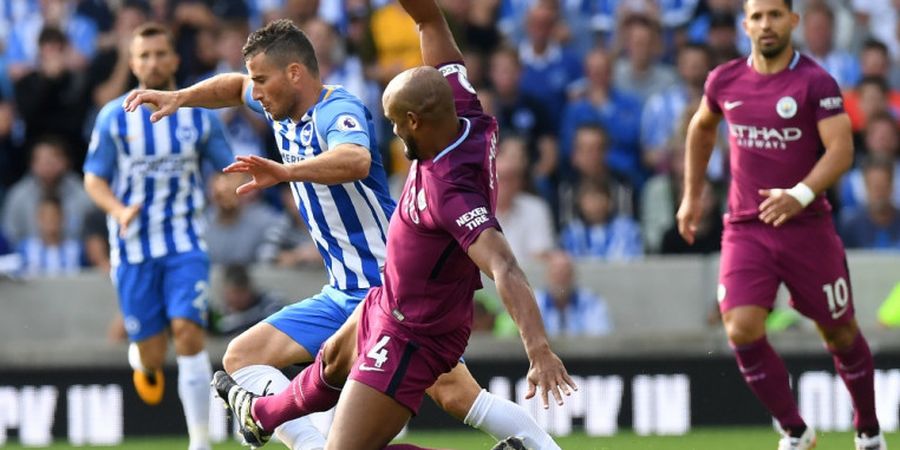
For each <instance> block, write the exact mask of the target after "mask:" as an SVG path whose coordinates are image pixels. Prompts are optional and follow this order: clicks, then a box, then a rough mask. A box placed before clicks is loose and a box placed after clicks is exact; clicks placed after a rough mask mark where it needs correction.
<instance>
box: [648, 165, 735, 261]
mask: <svg viewBox="0 0 900 450" xmlns="http://www.w3.org/2000/svg"><path fill="white" fill-rule="evenodd" d="M679 190H680V189H679ZM700 203H701V211H700V220H699V221H698V222H697V229H696V231H695V232H694V242H693V244H688V243H687V242H686V241H685V240H684V238H683V237H681V235H680V234H679V233H678V224H676V223H672V225H671V226H670V227H669V229H668V230H666V232H665V233H664V234H663V237H662V245H661V246H660V253H662V254H664V255H684V254H703V255H708V254H710V253H716V252H718V251H719V250H721V248H722V229H723V227H722V208H721V201H720V200H719V196H718V195H717V193H716V187H715V186H714V185H713V183H712V182H711V181H709V180H707V181H706V183H705V184H704V185H703V193H702V194H701V195H700Z"/></svg>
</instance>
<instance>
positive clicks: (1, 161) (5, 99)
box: [0, 63, 28, 201]
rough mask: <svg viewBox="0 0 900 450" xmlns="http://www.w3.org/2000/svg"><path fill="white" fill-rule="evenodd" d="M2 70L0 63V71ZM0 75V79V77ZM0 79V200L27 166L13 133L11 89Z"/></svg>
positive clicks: (13, 114) (14, 124) (13, 110)
mask: <svg viewBox="0 0 900 450" xmlns="http://www.w3.org/2000/svg"><path fill="white" fill-rule="evenodd" d="M2 70H3V67H2V63H0V71H2ZM2 77H3V76H2V75H0V79H2ZM3 84H4V83H2V81H0V201H2V199H3V194H4V192H5V191H6V188H7V187H8V186H10V185H12V184H13V183H14V182H16V181H18V180H19V178H21V177H22V175H24V174H25V171H26V170H27V167H28V159H27V157H26V155H25V152H24V151H22V150H21V149H20V147H19V145H18V140H19V139H17V137H16V135H15V134H16V133H15V128H16V121H17V117H16V116H17V115H18V112H17V110H16V106H15V102H14V101H13V98H12V97H13V90H12V88H11V87H9V89H6V88H5V87H4V86H3Z"/></svg>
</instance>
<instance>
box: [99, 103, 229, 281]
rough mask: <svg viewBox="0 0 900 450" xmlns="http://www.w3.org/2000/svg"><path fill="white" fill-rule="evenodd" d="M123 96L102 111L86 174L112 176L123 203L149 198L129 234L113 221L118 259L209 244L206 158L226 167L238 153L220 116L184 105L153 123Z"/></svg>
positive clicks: (110, 221)
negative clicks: (130, 108) (124, 105)
mask: <svg viewBox="0 0 900 450" xmlns="http://www.w3.org/2000/svg"><path fill="white" fill-rule="evenodd" d="M123 100H124V96H123V97H120V98H118V99H116V100H113V101H111V102H109V103H107V104H106V106H104V107H103V109H102V110H101V111H100V114H99V115H98V116H97V121H96V123H95V124H94V131H93V133H92V135H91V143H90V146H89V147H88V155H87V159H86V160H85V162H84V171H85V173H92V174H94V175H97V176H99V177H102V178H104V179H106V180H107V181H109V182H110V183H111V186H112V189H113V192H114V193H115V194H116V196H117V197H118V198H119V200H121V201H122V203H123V204H125V205H141V211H140V213H139V214H138V217H137V218H136V219H135V220H134V221H133V222H132V223H131V224H130V225H129V226H128V230H127V234H126V236H125V238H119V225H118V223H116V221H115V220H113V219H112V218H111V217H110V218H108V220H107V225H108V227H109V241H110V248H111V252H110V259H111V261H112V264H113V265H118V264H119V263H120V262H127V263H131V264H137V263H140V262H142V261H145V260H148V259H150V258H158V257H161V256H165V255H169V254H174V253H183V252H188V251H191V250H204V251H205V250H206V244H205V243H204V242H203V231H204V229H205V222H204V221H203V218H202V215H201V213H202V210H203V206H204V205H205V199H204V194H203V184H202V180H201V176H200V164H201V160H207V161H209V162H210V163H212V165H213V166H214V167H215V168H216V169H222V168H224V167H225V166H227V165H228V164H230V163H231V161H232V158H233V157H232V152H231V147H230V146H229V144H228V141H227V140H226V139H225V134H224V132H223V131H222V125H221V123H220V122H219V119H218V118H217V117H216V115H215V113H213V112H211V111H209V110H204V109H198V108H181V109H179V110H178V111H177V112H176V113H175V114H173V115H171V116H168V117H164V118H163V119H161V120H160V121H158V122H156V123H151V122H150V110H148V109H147V108H144V107H142V108H140V109H138V110H137V111H135V112H132V113H126V112H125V110H124V109H122V102H123Z"/></svg>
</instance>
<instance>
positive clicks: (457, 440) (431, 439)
mask: <svg viewBox="0 0 900 450" xmlns="http://www.w3.org/2000/svg"><path fill="white" fill-rule="evenodd" d="M887 439H888V445H889V446H890V447H892V448H900V437H898V436H897V435H896V434H890V433H889V434H888V435H887ZM777 440H778V436H777V435H776V434H775V433H774V432H773V431H772V429H771V428H704V429H697V430H694V431H692V432H691V433H690V434H688V435H686V436H666V437H663V436H640V437H639V436H635V435H634V434H632V433H624V432H623V433H620V434H618V435H616V436H614V437H587V436H585V435H583V434H579V435H573V436H568V437H563V438H559V439H557V442H558V443H559V445H560V447H562V448H563V449H565V450H726V449H727V450H766V449H774V448H775V447H776V445H777V444H776V442H777ZM399 442H413V443H415V444H416V445H422V446H432V447H441V448H453V449H460V450H480V449H489V448H490V447H491V446H492V445H493V444H494V441H492V440H491V439H490V438H488V437H487V436H486V435H482V434H479V433H477V432H474V431H460V432H455V431H454V432H433V433H412V434H410V435H408V436H407V437H406V438H404V439H401V440H399ZM3 448H4V449H15V450H17V449H22V448H24V447H21V446H19V445H18V444H14V443H12V442H10V443H8V444H7V446H5V447H3ZM48 448H50V449H67V448H83V447H72V446H69V445H67V444H64V443H59V444H55V445H53V446H52V447H48ZM116 448H119V449H123V450H160V449H166V450H168V449H176V450H183V449H186V448H187V440H186V439H184V438H174V437H173V438H158V439H137V438H135V439H128V440H127V441H126V442H125V443H124V444H122V445H121V446H118V447H116ZM241 448H243V447H241V446H240V445H238V444H237V443H236V442H229V443H225V444H219V445H216V446H215V450H229V449H230V450H238V449H241ZM266 448H271V449H273V450H275V449H283V448H285V447H283V446H280V445H271V446H266ZM850 448H853V435H852V434H851V433H820V434H819V445H818V446H817V447H816V450H847V449H850Z"/></svg>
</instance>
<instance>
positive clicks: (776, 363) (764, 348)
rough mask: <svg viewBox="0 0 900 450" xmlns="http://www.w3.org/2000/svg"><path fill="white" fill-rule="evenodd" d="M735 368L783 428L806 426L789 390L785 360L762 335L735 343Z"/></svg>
mask: <svg viewBox="0 0 900 450" xmlns="http://www.w3.org/2000/svg"><path fill="white" fill-rule="evenodd" d="M732 348H733V349H734V354H735V356H736V357H737V364H738V368H739V369H740V370H741V374H742V375H743V376H744V381H746V382H747V386H749V387H750V390H751V391H753V393H754V394H755V395H756V398H758V399H759V400H760V401H761V402H762V403H763V405H765V407H766V409H768V410H769V412H770V413H771V414H772V416H773V417H775V419H776V420H778V423H779V424H781V428H783V429H785V430H791V431H794V430H798V429H805V428H806V423H804V422H803V418H801V417H800V411H799V409H798V408H797V402H796V401H795V400H794V395H793V393H792V392H791V386H790V382H789V381H788V372H787V369H786V368H785V367H784V361H782V360H781V358H779V357H778V354H776V353H775V350H774V349H773V348H772V346H771V345H769V340H768V339H766V337H765V336H763V337H762V338H760V339H759V340H758V341H756V342H752V343H750V344H747V345H734V344H732Z"/></svg>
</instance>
